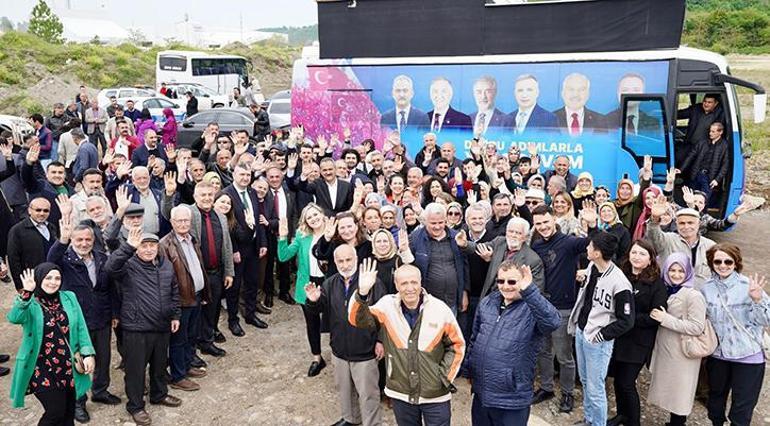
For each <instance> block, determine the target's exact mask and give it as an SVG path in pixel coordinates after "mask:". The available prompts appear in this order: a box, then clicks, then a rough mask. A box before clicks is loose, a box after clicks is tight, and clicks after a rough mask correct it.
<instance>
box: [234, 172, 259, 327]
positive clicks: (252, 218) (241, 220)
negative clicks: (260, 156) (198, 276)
mask: <svg viewBox="0 0 770 426" xmlns="http://www.w3.org/2000/svg"><path fill="white" fill-rule="evenodd" d="M250 183H251V168H250V167H249V165H248V164H246V163H239V164H238V165H237V166H235V170H233V183H232V184H231V185H230V186H228V187H227V188H225V189H223V192H225V193H226V194H227V195H228V196H229V197H230V202H231V203H232V206H233V212H234V213H235V219H236V222H237V223H238V224H237V226H236V230H235V241H233V243H234V244H233V245H234V246H237V247H238V251H237V253H238V255H237V256H236V255H235V254H233V260H234V261H236V262H235V263H236V266H235V282H234V283H233V286H232V287H230V288H229V289H227V290H226V291H225V294H226V298H227V312H228V323H229V326H230V331H231V332H232V333H233V335H236V336H239V335H241V336H242V335H243V330H242V329H241V327H240V324H239V323H238V295H239V293H240V287H241V285H243V302H244V312H243V316H244V317H245V321H246V324H250V325H253V326H254V327H257V328H267V324H266V323H265V322H264V321H262V320H261V319H259V317H257V314H256V309H257V293H258V290H259V281H258V277H259V271H258V267H259V259H260V258H262V257H264V256H266V255H267V238H266V237H265V232H264V230H263V229H262V227H261V226H259V224H258V222H257V221H258V220H259V215H260V213H261V211H260V209H259V200H258V199H257V193H256V191H254V188H251V187H250V186H249V184H250ZM238 261H240V262H238Z"/></svg>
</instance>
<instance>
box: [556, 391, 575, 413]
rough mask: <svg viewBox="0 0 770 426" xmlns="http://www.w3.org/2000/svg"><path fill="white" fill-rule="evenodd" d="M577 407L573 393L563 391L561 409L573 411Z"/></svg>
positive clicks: (561, 410)
mask: <svg viewBox="0 0 770 426" xmlns="http://www.w3.org/2000/svg"><path fill="white" fill-rule="evenodd" d="M574 408H575V397H574V396H572V394H571V393H562V394H561V400H560V401H559V411H560V412H562V413H571V412H572V410H573V409H574Z"/></svg>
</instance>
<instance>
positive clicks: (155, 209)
mask: <svg viewBox="0 0 770 426" xmlns="http://www.w3.org/2000/svg"><path fill="white" fill-rule="evenodd" d="M121 184H125V186H126V189H127V190H128V196H129V197H130V201H131V202H132V203H136V204H139V205H141V206H142V207H144V223H143V229H144V232H147V233H150V234H156V235H159V237H160V238H162V237H163V236H165V235H166V234H168V232H169V231H170V230H171V225H170V224H169V222H168V220H166V218H164V217H163V215H161V214H160V203H161V197H162V194H161V191H158V190H156V189H153V188H151V187H150V170H149V169H148V168H147V167H144V166H136V167H134V168H133V169H131V183H130V184H128V183H126V178H125V177H123V178H122V179H115V180H113V181H111V182H109V183H108V185H107V193H108V194H109V193H111V192H112V191H115V190H116V189H117V188H118V187H119V186H120V185H121Z"/></svg>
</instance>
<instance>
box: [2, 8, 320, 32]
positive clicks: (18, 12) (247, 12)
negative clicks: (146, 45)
mask: <svg viewBox="0 0 770 426" xmlns="http://www.w3.org/2000/svg"><path fill="white" fill-rule="evenodd" d="M2 3H3V7H2V8H0V16H7V17H9V18H10V19H11V20H12V21H13V22H19V21H26V20H28V19H29V14H30V11H32V8H33V7H34V5H35V4H36V3H37V0H13V1H11V0H2ZM47 3H48V4H49V5H51V6H53V7H54V8H55V9H56V10H66V8H67V4H68V3H69V4H70V5H71V6H72V10H73V11H80V12H90V13H93V14H98V15H102V14H103V16H105V17H106V18H108V19H111V20H113V21H115V22H117V23H118V24H120V25H121V26H123V27H138V28H141V29H142V30H143V31H145V32H146V33H148V35H149V34H151V33H154V32H162V30H160V28H162V27H163V26H164V24H169V23H170V24H174V23H177V22H180V21H184V19H185V18H184V16H185V13H187V14H188V15H189V17H190V20H191V21H195V22H199V23H201V24H203V25H204V26H215V27H223V26H227V27H232V28H236V29H237V28H240V19H241V16H242V17H243V28H244V29H256V28H264V27H280V26H283V25H286V26H303V25H312V24H315V23H317V21H318V15H317V11H316V3H315V1H314V0H214V1H208V0H204V1H197V0H163V1H158V0H47ZM127 5H131V6H130V7H127ZM161 5H162V6H161ZM159 6H160V7H159Z"/></svg>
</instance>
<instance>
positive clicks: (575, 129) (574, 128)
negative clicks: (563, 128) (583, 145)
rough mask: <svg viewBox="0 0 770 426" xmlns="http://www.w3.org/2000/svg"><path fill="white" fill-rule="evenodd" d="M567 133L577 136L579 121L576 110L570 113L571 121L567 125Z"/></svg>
mask: <svg viewBox="0 0 770 426" xmlns="http://www.w3.org/2000/svg"><path fill="white" fill-rule="evenodd" d="M569 134H571V135H573V136H577V135H579V134H580V122H579V121H578V115H577V113H576V112H573V113H572V123H570V125H569Z"/></svg>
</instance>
